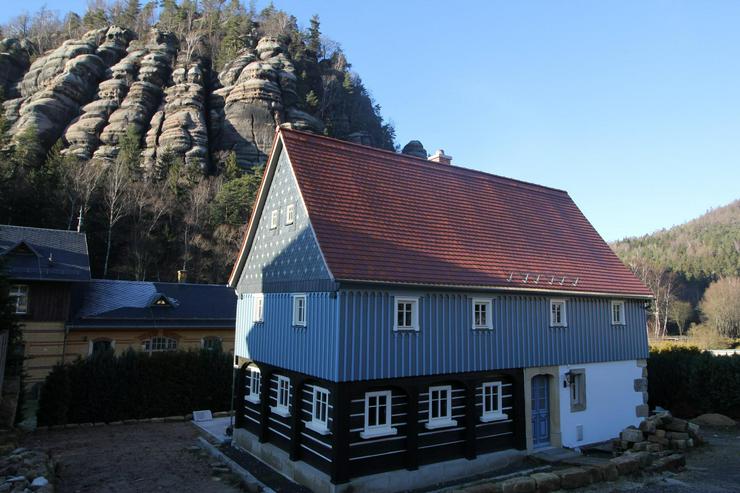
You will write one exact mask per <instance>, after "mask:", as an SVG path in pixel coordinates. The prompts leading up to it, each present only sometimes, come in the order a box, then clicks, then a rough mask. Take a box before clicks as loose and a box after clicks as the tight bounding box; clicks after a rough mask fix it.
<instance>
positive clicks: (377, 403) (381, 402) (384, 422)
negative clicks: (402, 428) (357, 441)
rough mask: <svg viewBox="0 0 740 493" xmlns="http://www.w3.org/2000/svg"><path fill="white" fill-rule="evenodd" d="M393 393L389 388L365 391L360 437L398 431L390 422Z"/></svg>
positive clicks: (390, 433)
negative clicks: (362, 428) (363, 419)
mask: <svg viewBox="0 0 740 493" xmlns="http://www.w3.org/2000/svg"><path fill="white" fill-rule="evenodd" d="M392 402H393V394H392V393H391V391H390V390H380V391H377V392H365V429H364V430H363V431H361V432H360V436H361V437H362V438H374V437H380V436H386V435H395V434H396V433H398V430H397V429H396V428H393V427H392V426H391V423H392V421H391V420H392V413H391V409H392Z"/></svg>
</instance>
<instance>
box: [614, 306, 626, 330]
mask: <svg viewBox="0 0 740 493" xmlns="http://www.w3.org/2000/svg"><path fill="white" fill-rule="evenodd" d="M625 323H626V322H625V319H624V301H612V325H624V324H625Z"/></svg>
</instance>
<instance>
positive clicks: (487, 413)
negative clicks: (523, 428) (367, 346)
mask: <svg viewBox="0 0 740 493" xmlns="http://www.w3.org/2000/svg"><path fill="white" fill-rule="evenodd" d="M493 389H496V406H497V408H496V409H486V408H487V407H488V406H487V404H488V396H489V395H490V394H491V392H492V390H493ZM480 397H481V417H480V420H481V421H482V422H484V423H488V422H490V421H499V420H502V419H508V418H509V416H508V415H507V414H506V413H505V412H504V383H503V382H484V383H483V385H481V396H480Z"/></svg>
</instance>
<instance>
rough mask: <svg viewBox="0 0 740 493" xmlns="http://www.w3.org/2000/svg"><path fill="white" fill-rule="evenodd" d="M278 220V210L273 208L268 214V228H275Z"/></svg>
mask: <svg viewBox="0 0 740 493" xmlns="http://www.w3.org/2000/svg"><path fill="white" fill-rule="evenodd" d="M279 220H280V211H278V210H277V209H275V210H274V211H272V213H271V214H270V229H276V228H277V227H278V221H279Z"/></svg>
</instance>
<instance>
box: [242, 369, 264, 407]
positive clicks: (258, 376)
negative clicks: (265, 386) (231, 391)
mask: <svg viewBox="0 0 740 493" xmlns="http://www.w3.org/2000/svg"><path fill="white" fill-rule="evenodd" d="M247 385H249V389H248V391H247V395H246V396H245V399H246V400H248V401H249V402H253V403H255V404H258V403H259V401H260V391H261V390H262V372H260V369H259V368H257V367H256V366H254V365H252V366H248V367H247Z"/></svg>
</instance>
